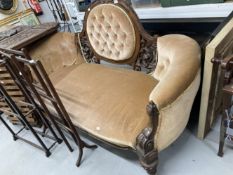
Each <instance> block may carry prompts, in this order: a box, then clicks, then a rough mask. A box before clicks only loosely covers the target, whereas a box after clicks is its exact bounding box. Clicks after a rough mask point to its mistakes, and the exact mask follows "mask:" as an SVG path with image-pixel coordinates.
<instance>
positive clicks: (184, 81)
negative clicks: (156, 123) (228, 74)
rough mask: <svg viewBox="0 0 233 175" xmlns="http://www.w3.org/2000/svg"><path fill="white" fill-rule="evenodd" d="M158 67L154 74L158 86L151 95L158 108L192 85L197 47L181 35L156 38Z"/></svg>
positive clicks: (197, 55)
mask: <svg viewBox="0 0 233 175" xmlns="http://www.w3.org/2000/svg"><path fill="white" fill-rule="evenodd" d="M157 44H158V46H157V47H158V64H157V67H156V69H155V71H154V73H153V76H154V78H156V79H157V80H159V84H158V85H157V86H156V87H155V89H154V90H153V91H152V93H151V94H150V100H152V101H153V102H154V103H155V104H156V105H157V107H158V108H160V109H161V108H163V107H166V106H167V105H169V104H170V103H172V102H173V101H174V100H175V99H176V98H177V97H178V96H179V95H181V94H182V93H183V92H184V91H185V89H187V88H188V86H189V85H190V84H191V83H192V82H193V80H194V79H195V77H196V75H197V72H198V70H199V68H200V47H199V45H198V44H197V43H196V42H195V41H194V40H193V39H191V38H189V37H187V36H184V35H166V36H163V37H159V38H158V42H157Z"/></svg>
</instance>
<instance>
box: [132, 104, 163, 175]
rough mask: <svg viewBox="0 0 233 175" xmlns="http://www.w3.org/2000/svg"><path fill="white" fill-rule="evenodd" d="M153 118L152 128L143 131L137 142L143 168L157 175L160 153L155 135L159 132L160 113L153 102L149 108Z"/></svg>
mask: <svg viewBox="0 0 233 175" xmlns="http://www.w3.org/2000/svg"><path fill="white" fill-rule="evenodd" d="M147 112H148V114H149V116H150V117H151V125H152V126H151V127H148V128H145V129H143V131H142V132H141V133H140V134H139V135H138V137H137V140H136V149H137V154H138V156H139V160H140V163H141V165H142V167H143V168H144V169H145V170H146V171H147V172H148V174H150V175H155V174H156V172H157V165H158V151H157V149H156V148H155V144H154V135H155V133H156V130H157V125H158V116H159V111H158V109H157V107H156V105H155V104H154V103H153V102H150V104H149V105H148V106H147Z"/></svg>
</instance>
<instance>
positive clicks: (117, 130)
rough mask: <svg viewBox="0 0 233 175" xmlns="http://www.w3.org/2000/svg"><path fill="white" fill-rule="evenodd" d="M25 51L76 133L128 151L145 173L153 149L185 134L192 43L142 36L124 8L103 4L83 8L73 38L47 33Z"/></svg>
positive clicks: (194, 79) (194, 75) (193, 67)
mask: <svg viewBox="0 0 233 175" xmlns="http://www.w3.org/2000/svg"><path fill="white" fill-rule="evenodd" d="M29 54H30V56H31V57H32V58H34V59H37V60H40V61H41V62H42V64H43V66H44V68H45V70H46V71H47V73H48V75H49V77H50V79H51V81H52V83H53V85H54V87H55V88H56V91H57V92H58V94H59V96H60V98H61V100H62V102H63V104H64V106H65V108H66V110H67V112H68V114H69V116H70V117H71V120H72V122H73V123H74V124H75V125H76V126H77V127H78V128H80V129H82V130H84V131H86V132H88V133H89V134H90V135H93V136H94V137H95V138H97V139H99V140H103V141H105V142H108V143H110V144H112V145H115V146H118V147H119V148H128V149H132V150H135V152H136V153H137V154H138V156H139V159H140V162H141V164H142V166H143V167H144V168H145V169H146V170H147V171H148V173H149V174H155V173H156V168H157V163H158V152H160V151H162V150H163V149H165V148H167V147H168V146H169V145H170V144H171V143H173V142H174V141H175V140H176V139H177V138H178V137H179V136H180V134H181V133H182V132H183V130H184V129H185V127H186V124H187V122H188V120H189V115H190V111H191V108H192V104H193V101H194V98H195V96H196V93H197V91H198V88H199V84H200V48H199V46H198V44H197V43H196V42H195V41H194V40H193V39H191V38H189V37H187V36H184V35H179V34H170V35H165V36H161V37H158V36H154V37H153V36H150V35H149V34H147V33H146V32H145V31H144V29H143V27H142V25H141V24H140V22H139V19H138V17H137V15H136V13H135V12H134V11H133V9H132V8H131V7H130V5H129V4H127V3H126V2H124V1H120V0H119V1H116V2H113V1H111V0H105V1H96V2H94V3H93V4H92V5H91V6H90V7H89V8H88V10H87V12H86V14H85V20H84V28H83V31H82V32H81V33H79V34H71V33H61V32H58V33H56V34H53V35H52V36H50V37H48V38H46V39H43V40H41V41H39V42H37V43H35V44H33V45H32V46H31V47H30V48H29ZM102 61H107V62H110V63H115V64H128V65H130V66H131V67H132V69H123V68H116V67H112V66H109V65H106V64H100V63H102ZM140 70H147V71H148V72H150V74H146V73H145V72H144V71H140ZM51 110H53V109H52V108H51Z"/></svg>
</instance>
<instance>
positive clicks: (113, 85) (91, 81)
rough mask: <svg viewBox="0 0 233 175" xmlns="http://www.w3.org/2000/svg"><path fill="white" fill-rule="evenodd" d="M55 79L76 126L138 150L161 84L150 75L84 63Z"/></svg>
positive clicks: (60, 73)
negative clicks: (151, 97)
mask: <svg viewBox="0 0 233 175" xmlns="http://www.w3.org/2000/svg"><path fill="white" fill-rule="evenodd" d="M51 79H52V81H53V84H54V86H55V87H56V89H57V91H58V93H59V95H60V97H61V99H62V101H63V103H64V105H65V107H66V109H67V111H68V113H69V114H70V116H71V118H72V121H73V122H74V124H75V125H77V126H79V127H80V128H82V129H85V130H86V131H88V132H89V133H91V134H93V135H95V136H97V137H99V138H101V139H104V140H105V141H108V142H110V143H114V144H116V145H120V146H122V147H134V145H135V141H136V140H135V138H136V136H137V135H138V134H139V133H140V132H141V130H142V128H144V127H146V126H149V121H150V120H149V117H148V116H147V113H146V105H147V103H148V96H149V94H150V92H151V90H152V89H153V88H154V87H155V86H156V84H157V81H156V80H155V79H154V78H153V77H151V76H149V75H146V74H144V73H142V72H135V71H132V70H125V69H119V68H118V69H117V68H109V67H105V66H103V65H96V64H86V63H84V64H82V65H79V66H76V65H74V66H71V67H67V68H65V69H63V70H61V71H59V72H58V74H57V73H56V74H52V75H51Z"/></svg>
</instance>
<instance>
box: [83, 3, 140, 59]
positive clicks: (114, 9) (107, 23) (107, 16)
mask: <svg viewBox="0 0 233 175" xmlns="http://www.w3.org/2000/svg"><path fill="white" fill-rule="evenodd" d="M86 15H87V17H86V24H85V29H86V34H87V36H88V40H89V42H90V45H91V47H92V49H93V50H94V52H95V54H96V55H97V56H98V57H100V59H102V58H103V59H107V60H112V61H116V62H117V61H125V60H129V59H131V58H132V57H133V56H134V54H135V52H136V50H137V44H138V43H137V40H138V39H139V33H138V32H137V30H136V29H135V25H134V23H133V20H131V18H130V16H129V14H128V13H127V11H126V10H124V9H123V8H122V7H120V6H118V5H115V4H113V3H107V4H99V5H97V6H94V7H93V8H92V9H89V12H88V14H86Z"/></svg>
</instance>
